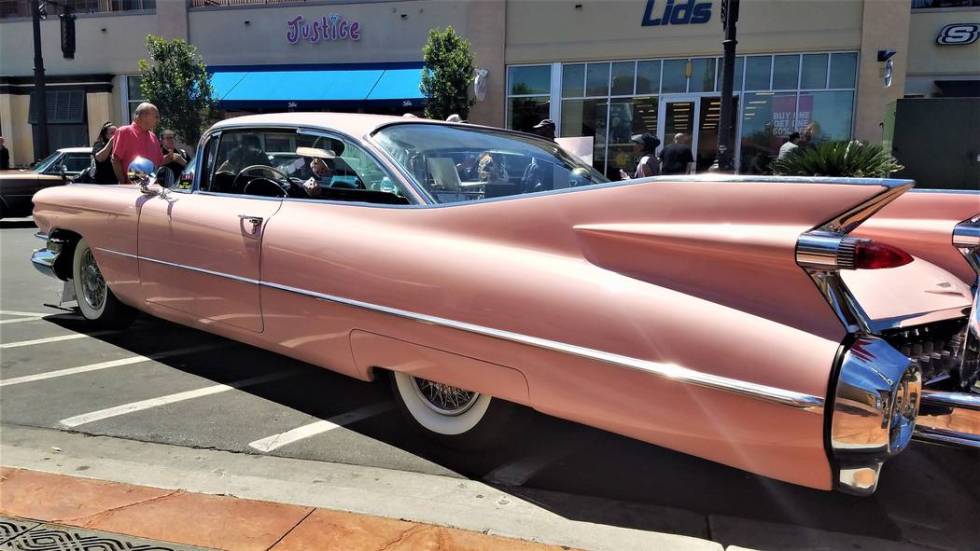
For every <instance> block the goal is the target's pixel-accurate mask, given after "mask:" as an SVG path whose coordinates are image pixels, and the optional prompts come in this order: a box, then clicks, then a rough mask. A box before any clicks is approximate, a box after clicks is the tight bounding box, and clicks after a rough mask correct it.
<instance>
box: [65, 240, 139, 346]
mask: <svg viewBox="0 0 980 551" xmlns="http://www.w3.org/2000/svg"><path fill="white" fill-rule="evenodd" d="M71 275H72V284H73V285H74V287H75V298H76V299H77V300H78V309H79V311H81V313H82V317H84V318H85V319H87V320H89V321H92V322H95V323H97V324H99V325H102V326H105V327H112V328H123V327H126V326H127V325H129V324H130V323H132V321H133V318H134V317H135V315H136V312H135V311H134V310H133V309H132V308H130V307H128V306H126V305H125V304H123V303H121V302H119V299H117V298H116V296H115V295H113V294H112V291H111V290H110V289H109V286H108V284H106V281H105V278H103V277H102V271H101V270H100V269H99V265H98V263H97V262H96V261H95V255H94V253H93V252H92V248H91V247H89V244H88V242H87V241H85V240H84V239H81V240H79V241H78V243H76V244H75V250H74V256H73V258H72V272H71Z"/></svg>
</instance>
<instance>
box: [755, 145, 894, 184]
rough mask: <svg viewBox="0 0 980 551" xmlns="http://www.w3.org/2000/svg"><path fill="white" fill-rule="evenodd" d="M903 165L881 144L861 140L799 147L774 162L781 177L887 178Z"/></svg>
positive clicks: (774, 166)
mask: <svg viewBox="0 0 980 551" xmlns="http://www.w3.org/2000/svg"><path fill="white" fill-rule="evenodd" d="M903 168H905V167H903V166H902V165H900V164H898V161H897V160H896V159H895V157H892V156H891V154H890V153H888V152H887V151H885V149H884V148H883V147H881V146H880V145H876V144H863V143H861V142H858V141H840V142H825V143H822V144H819V145H817V146H815V147H807V146H803V147H798V148H796V149H794V150H793V151H792V152H790V153H789V154H788V155H786V156H785V157H783V158H782V159H777V160H776V161H775V162H774V163H773V170H774V172H775V173H776V174H778V175H780V176H844V177H853V178H886V177H888V176H889V175H890V174H892V173H893V172H897V171H899V170H902V169H903Z"/></svg>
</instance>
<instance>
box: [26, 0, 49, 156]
mask: <svg viewBox="0 0 980 551" xmlns="http://www.w3.org/2000/svg"><path fill="white" fill-rule="evenodd" d="M42 1H43V0H31V18H32V19H33V23H34V101H33V104H34V107H35V109H36V111H35V122H36V125H37V127H36V128H35V131H34V157H35V159H36V160H40V159H43V158H45V157H47V156H48V153H49V152H50V151H49V150H48V95H47V93H46V92H45V88H44V57H43V56H42V54H41V2H42Z"/></svg>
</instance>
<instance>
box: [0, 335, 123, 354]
mask: <svg viewBox="0 0 980 551" xmlns="http://www.w3.org/2000/svg"><path fill="white" fill-rule="evenodd" d="M113 333H118V331H95V332H93V333H72V334H71V335H61V336H59V337H48V338H46V339H34V340H30V341H18V342H8V343H5V344H0V350H6V349H8V348H21V347H23V346H34V345H36V344H48V343H52V342H62V341H73V340H76V339H86V338H91V337H101V336H103V335H111V334H113Z"/></svg>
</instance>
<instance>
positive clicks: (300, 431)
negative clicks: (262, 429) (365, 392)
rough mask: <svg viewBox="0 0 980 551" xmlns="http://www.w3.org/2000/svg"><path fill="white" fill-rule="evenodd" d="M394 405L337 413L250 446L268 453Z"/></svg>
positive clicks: (376, 413) (387, 403) (373, 405)
mask: <svg viewBox="0 0 980 551" xmlns="http://www.w3.org/2000/svg"><path fill="white" fill-rule="evenodd" d="M394 407H395V405H394V404H392V403H391V402H382V403H379V404H372V405H370V406H365V407H362V408H358V409H355V410H354V411H348V412H347V413H341V414H340V415H335V416H333V417H331V418H329V419H324V420H321V421H316V422H313V423H310V424H308V425H303V426H302V427H297V428H295V429H293V430H289V431H286V432H281V433H279V434H273V435H272V436H269V437H267V438H262V439H261V440H256V441H255V442H252V443H251V444H249V446H251V447H252V448H255V449H256V450H259V451H260V452H266V453H268V452H271V451H272V450H276V449H279V448H281V447H283V446H286V445H289V444H292V443H294V442H299V441H300V440H303V439H305V438H310V437H311V436H316V435H318V434H323V433H324V432H327V431H331V430H333V429H337V428H340V427H343V426H344V425H350V424H352V423H356V422H358V421H363V420H364V419H367V418H369V417H374V416H375V415H380V414H382V413H385V412H386V411H389V410H391V409H392V408H394Z"/></svg>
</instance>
